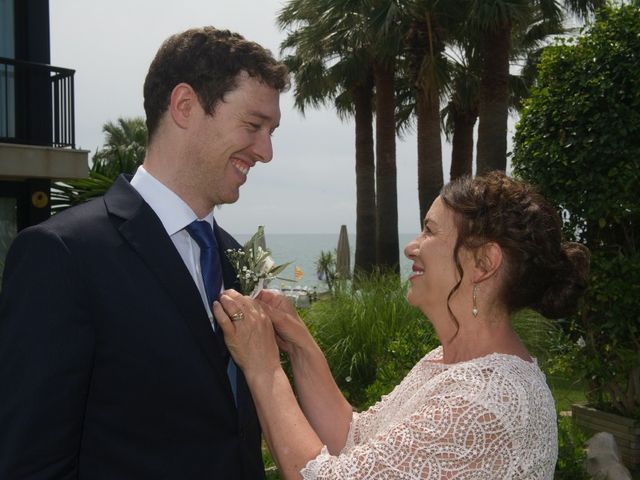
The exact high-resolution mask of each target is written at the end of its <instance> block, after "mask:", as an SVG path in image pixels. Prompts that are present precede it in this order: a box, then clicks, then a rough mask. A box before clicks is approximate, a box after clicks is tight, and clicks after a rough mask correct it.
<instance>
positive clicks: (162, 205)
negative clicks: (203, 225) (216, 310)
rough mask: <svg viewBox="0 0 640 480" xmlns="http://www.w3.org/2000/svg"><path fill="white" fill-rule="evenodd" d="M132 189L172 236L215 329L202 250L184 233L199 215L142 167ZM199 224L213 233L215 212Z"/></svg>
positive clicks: (134, 179) (132, 180)
mask: <svg viewBox="0 0 640 480" xmlns="http://www.w3.org/2000/svg"><path fill="white" fill-rule="evenodd" d="M131 186H132V187H133V188H135V189H136V190H137V191H138V193H139V194H140V195H141V196H142V198H143V199H144V201H145V202H147V203H148V204H149V206H150V207H151V208H152V209H153V211H154V212H155V213H156V215H158V217H159V218H160V221H161V222H162V225H163V226H164V228H165V230H166V231H167V233H168V234H169V237H170V238H171V241H172V242H173V244H174V245H175V246H176V249H177V250H178V253H179V254H180V257H182V261H183V262H184V264H185V266H186V267H187V269H188V270H189V273H190V274H191V277H192V278H193V281H194V282H195V284H196V286H197V287H198V291H199V292H200V297H202V303H203V304H204V306H205V308H206V310H207V315H209V321H210V322H211V325H212V326H214V322H213V315H212V313H211V305H209V302H208V300H207V292H206V290H205V288H204V282H203V280H202V272H201V268H200V247H199V246H198V244H197V243H196V241H195V240H194V239H193V238H191V235H189V233H188V232H187V231H186V230H185V227H186V226H187V225H189V224H190V223H191V222H193V221H194V220H196V219H198V217H197V215H196V214H195V213H194V212H193V210H191V207H189V205H187V204H186V203H185V202H184V200H182V199H181V198H180V197H179V196H178V195H176V194H175V193H174V192H173V191H172V190H170V189H169V188H167V187H166V186H165V185H164V184H163V183H161V182H160V181H159V180H158V179H156V178H155V177H153V176H152V175H151V174H150V173H149V172H147V171H146V170H145V169H144V167H142V166H140V167H138V170H137V171H136V174H135V175H134V176H133V178H132V179H131ZM198 220H204V221H206V222H208V223H209V225H210V226H211V229H213V210H212V211H211V212H209V213H208V214H207V215H206V216H205V217H204V218H200V219H198ZM223 288H224V287H223ZM214 329H215V326H214Z"/></svg>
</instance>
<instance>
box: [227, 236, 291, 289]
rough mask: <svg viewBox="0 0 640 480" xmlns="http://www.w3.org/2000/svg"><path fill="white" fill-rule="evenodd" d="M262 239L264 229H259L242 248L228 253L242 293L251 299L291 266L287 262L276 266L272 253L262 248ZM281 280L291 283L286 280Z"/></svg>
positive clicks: (230, 250) (231, 249) (229, 250)
mask: <svg viewBox="0 0 640 480" xmlns="http://www.w3.org/2000/svg"><path fill="white" fill-rule="evenodd" d="M262 238H264V227H258V231H257V232H256V233H255V234H254V235H253V236H252V237H251V238H250V239H249V240H248V241H247V243H245V244H244V246H243V247H242V248H237V249H233V248H230V249H228V250H227V252H226V253H227V258H228V259H229V261H230V262H231V265H232V266H233V268H234V270H235V271H236V276H237V277H238V281H239V282H240V290H241V292H240V293H242V294H243V295H250V296H251V298H255V297H256V296H257V295H258V294H259V293H260V291H261V290H262V289H263V288H265V287H266V286H267V285H268V284H269V282H270V281H271V280H273V279H274V278H280V277H278V274H280V273H281V272H282V271H283V270H284V269H285V268H287V267H288V266H289V265H290V264H291V262H287V263H284V264H282V265H276V264H275V262H274V261H273V258H271V251H270V250H269V249H263V248H262V246H261V240H262ZM280 279H281V280H285V281H291V280H287V279H286V278H280Z"/></svg>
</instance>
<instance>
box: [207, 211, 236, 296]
mask: <svg viewBox="0 0 640 480" xmlns="http://www.w3.org/2000/svg"><path fill="white" fill-rule="evenodd" d="M213 232H214V234H215V236H216V242H218V248H219V251H220V261H221V263H222V281H223V282H224V288H225V290H228V289H230V288H233V289H234V290H237V291H240V282H239V281H238V276H237V274H236V271H235V270H234V268H233V266H232V265H231V262H230V261H229V257H227V250H228V249H234V250H235V249H237V248H240V244H239V243H238V242H237V241H236V240H235V239H234V238H233V237H232V236H231V235H229V234H228V233H227V232H226V231H224V230H223V229H222V228H220V227H219V226H218V223H217V222H216V221H215V220H214V222H213Z"/></svg>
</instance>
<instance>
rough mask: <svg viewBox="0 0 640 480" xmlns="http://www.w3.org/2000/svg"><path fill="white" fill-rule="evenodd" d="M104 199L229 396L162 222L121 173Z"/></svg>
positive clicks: (205, 322) (219, 360) (195, 295)
mask: <svg viewBox="0 0 640 480" xmlns="http://www.w3.org/2000/svg"><path fill="white" fill-rule="evenodd" d="M104 201H105V204H106V207H107V211H108V212H109V214H110V215H111V216H112V217H114V216H115V217H120V218H121V219H122V222H121V223H120V224H119V225H118V226H117V227H116V228H118V230H119V231H120V233H121V234H122V236H123V237H124V239H125V240H126V241H127V242H128V244H129V245H130V246H131V248H133V249H134V250H135V252H136V253H137V254H138V255H139V256H140V257H141V258H142V260H143V261H144V263H145V264H146V265H147V267H148V268H149V270H150V271H151V272H153V274H154V275H155V277H156V278H157V280H158V282H159V283H160V284H161V285H162V286H163V287H164V289H165V291H166V294H167V296H168V297H169V298H170V299H171V300H172V301H173V302H174V303H175V305H176V306H177V307H178V311H179V312H180V313H181V314H182V316H183V317H184V319H185V321H186V322H187V324H188V326H189V328H190V330H191V332H192V333H193V335H194V337H195V340H196V343H197V344H198V345H199V347H200V348H201V350H202V352H203V353H204V355H205V357H206V358H207V359H208V361H209V363H210V364H211V366H212V367H213V369H214V370H215V372H216V373H217V374H218V376H219V377H220V380H222V381H221V383H222V384H223V385H227V390H228V394H229V397H230V398H232V393H231V389H230V388H229V382H228V379H227V374H226V365H225V364H224V362H223V357H222V353H221V352H220V347H219V346H218V344H217V340H216V338H215V333H214V332H213V330H212V328H211V325H210V323H209V318H208V315H207V313H206V310H205V308H204V306H203V305H202V298H201V297H200V293H199V292H198V289H197V287H196V285H195V284H194V282H193V279H192V278H191V275H190V274H189V271H188V270H187V268H186V267H185V265H184V262H183V261H182V258H181V257H180V255H179V253H178V252H177V250H176V248H175V246H174V244H173V242H172V241H171V238H170V237H169V236H168V235H167V232H166V230H165V229H164V227H163V225H162V222H161V221H160V219H159V218H158V216H157V215H156V214H155V212H154V211H153V210H152V209H151V207H149V205H148V204H147V203H146V202H145V201H144V200H143V199H142V197H141V196H140V195H139V194H138V192H137V191H136V190H135V189H134V188H133V187H132V186H131V185H130V184H129V182H128V181H127V180H126V179H125V178H124V177H123V176H120V177H119V178H118V180H117V181H116V182H115V183H114V186H113V187H112V188H111V189H110V190H109V191H108V192H107V194H106V195H105V198H104ZM223 278H224V277H223ZM225 281H226V280H225Z"/></svg>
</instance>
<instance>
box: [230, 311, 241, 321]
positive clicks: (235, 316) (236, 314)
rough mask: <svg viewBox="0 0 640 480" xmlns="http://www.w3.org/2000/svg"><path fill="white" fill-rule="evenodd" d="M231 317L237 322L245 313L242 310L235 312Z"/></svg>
mask: <svg viewBox="0 0 640 480" xmlns="http://www.w3.org/2000/svg"><path fill="white" fill-rule="evenodd" d="M229 318H231V321H232V322H237V321H238V320H242V319H243V318H244V313H242V312H238V313H234V314H233V315H231V316H230V317H229Z"/></svg>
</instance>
